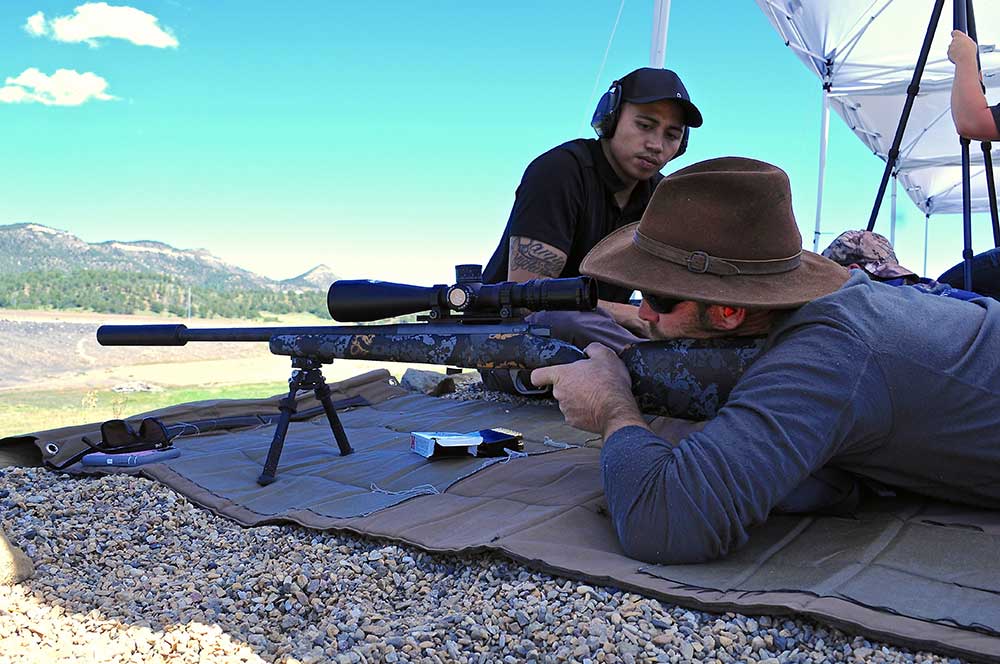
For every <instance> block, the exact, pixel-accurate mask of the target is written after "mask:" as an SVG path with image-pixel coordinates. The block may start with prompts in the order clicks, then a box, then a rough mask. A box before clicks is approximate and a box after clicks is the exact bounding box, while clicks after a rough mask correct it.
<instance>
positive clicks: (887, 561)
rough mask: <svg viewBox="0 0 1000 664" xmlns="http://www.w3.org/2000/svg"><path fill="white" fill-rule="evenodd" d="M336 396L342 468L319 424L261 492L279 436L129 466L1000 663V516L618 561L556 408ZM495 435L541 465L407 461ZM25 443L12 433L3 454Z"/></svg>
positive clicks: (590, 476)
mask: <svg viewBox="0 0 1000 664" xmlns="http://www.w3.org/2000/svg"><path fill="white" fill-rule="evenodd" d="M331 387H333V388H334V390H335V394H334V399H335V400H338V401H340V402H342V403H350V404H354V405H352V406H350V407H348V408H347V409H346V410H343V411H341V419H342V421H343V423H344V427H345V429H346V431H347V433H348V435H349V437H350V439H351V443H352V445H353V446H354V447H355V449H356V450H357V451H356V453H355V454H353V455H350V456H348V457H340V456H339V453H338V451H337V448H336V444H335V443H334V441H333V438H332V435H331V433H330V431H329V428H328V426H327V423H326V420H325V418H324V417H323V416H322V415H320V416H319V417H316V418H313V419H311V420H309V421H304V422H296V423H293V424H292V426H291V428H290V430H289V434H288V438H287V442H286V445H285V449H284V453H283V455H282V459H281V465H280V466H279V468H278V481H277V482H275V483H274V484H272V485H270V486H268V487H260V486H258V485H257V484H256V481H255V480H256V478H257V475H258V474H259V472H260V467H261V464H262V462H263V459H264V456H265V455H266V451H267V447H268V445H269V443H270V439H271V434H272V432H273V425H270V424H260V425H257V426H256V427H251V428H244V429H241V430H238V431H229V432H226V431H215V432H212V433H208V434H203V435H191V436H184V437H182V438H180V439H178V440H177V441H176V443H175V445H176V446H177V447H178V448H179V449H181V450H182V454H181V456H180V457H179V458H177V459H173V460H170V461H166V462H163V463H159V464H153V465H149V466H143V467H139V468H135V469H127V470H126V471H124V472H139V473H141V474H142V475H144V476H146V477H149V478H152V479H155V480H158V481H161V482H163V483H165V484H167V485H169V486H171V487H172V488H173V489H175V490H176V491H178V492H179V493H182V494H184V495H185V496H187V497H188V498H189V499H190V500H192V501H193V502H195V503H197V504H199V505H202V506H203V507H205V508H207V509H209V510H211V511H213V512H215V513H217V514H220V515H223V516H226V517H228V518H230V519H233V520H235V521H237V522H239V523H241V524H243V525H246V526H254V525H260V524H265V523H266V524H273V523H278V522H292V523H297V524H300V525H303V526H306V527H310V528H317V529H343V530H349V531H353V532H357V533H362V534H366V535H375V536H380V537H386V538H390V539H395V540H401V541H404V542H408V543H410V544H413V545H416V546H419V547H421V548H423V549H426V550H430V551H444V552H456V553H461V552H463V551H468V552H473V551H482V550H493V551H497V552H500V553H503V554H506V555H508V556H510V557H512V558H515V559H517V560H519V561H522V562H523V563H525V564H526V565H529V566H531V567H533V568H536V569H540V570H544V571H547V572H551V573H555V574H560V575H563V576H567V577H571V578H576V579H581V580H586V581H588V582H592V583H598V584H606V585H611V586H615V587H618V588H623V589H628V590H630V591H634V592H637V593H641V594H644V595H647V596H652V597H657V598H659V599H662V600H666V601H670V602H675V603H678V604H681V605H684V606H689V607H692V608H697V609H703V610H712V611H739V612H742V613H749V614H756V613H767V614H800V615H809V616H812V617H814V618H816V619H818V620H821V621H824V622H826V623H829V624H833V625H835V626H838V627H841V628H843V629H846V630H848V631H852V632H859V633H863V634H866V635H868V636H870V637H874V638H878V639H883V640H886V641H889V642H893V643H898V644H901V645H905V646H907V647H910V648H913V649H930V650H934V651H937V652H943V653H949V654H955V655H960V656H964V657H969V658H972V659H979V660H1000V555H998V553H997V552H998V551H1000V512H989V511H981V510H975V509H972V508H966V507H962V506H954V505H946V504H943V503H936V502H930V501H921V500H914V499H902V498H892V499H886V498H883V499H879V500H877V501H871V502H869V503H866V504H865V505H863V507H862V508H861V509H859V510H858V511H857V513H855V514H854V515H853V516H852V517H850V518H843V517H792V516H772V518H771V519H769V520H768V522H767V523H766V524H764V525H763V526H761V527H760V528H758V529H757V530H756V531H755V532H754V533H753V536H752V538H751V541H750V543H749V545H748V546H746V547H745V548H743V549H742V550H740V551H738V552H736V553H734V554H733V555H731V556H729V557H727V558H725V559H723V560H720V561H716V562H712V563H704V564H699V565H670V566H654V565H648V564H644V563H641V562H637V561H635V560H631V559H629V558H626V557H625V556H624V555H622V553H621V550H620V548H619V546H618V543H617V540H616V538H615V535H614V532H613V530H612V528H611V524H610V521H609V519H608V516H607V511H606V503H605V499H604V495H603V490H602V488H601V481H600V449H599V445H600V440H599V439H598V438H596V437H595V436H594V435H592V434H587V433H584V432H581V431H578V430H575V429H572V428H570V427H568V426H566V425H565V424H564V423H563V421H562V417H561V415H560V413H559V411H558V410H557V409H556V408H555V407H552V406H546V405H516V406H515V405H511V404H505V403H497V402H478V401H475V402H468V401H466V402H459V401H452V400H447V399H439V398H434V397H426V396H423V395H415V394H411V393H408V392H405V391H403V390H402V389H400V388H398V387H396V386H395V385H393V384H391V380H390V379H389V376H388V374H387V373H385V372H372V373H369V374H365V375H362V376H358V377H356V378H353V379H350V380H348V381H344V382H341V383H338V384H336V385H332V386H331ZM302 405H303V406H304V407H308V406H310V405H314V403H311V402H310V401H309V399H304V400H303V404H302ZM275 408H276V400H275V399H270V400H254V401H232V402H201V403H198V404H189V405H185V406H176V407H172V408H170V409H165V410H162V411H158V412H157V413H156V414H157V415H158V416H160V417H162V418H164V420H165V421H167V422H171V423H173V422H180V421H187V420H192V419H203V418H205V417H221V416H222V415H229V416H231V415H233V414H236V413H242V414H244V415H249V414H257V413H264V412H267V413H272V412H273V409H275ZM268 409H271V410H268ZM494 426H504V427H509V428H514V429H517V430H518V431H521V432H523V433H524V434H525V441H526V451H528V452H529V453H530V455H529V456H527V457H524V458H512V459H509V460H497V459H476V458H472V457H470V458H469V459H445V460H441V461H434V462H428V461H426V460H424V459H423V458H422V457H419V456H417V455H415V454H413V453H412V452H410V451H409V450H408V433H409V432H410V431H412V430H443V431H470V430H475V429H480V428H486V427H494ZM88 431H89V432H90V433H91V434H93V433H94V432H96V431H97V426H96V425H88V426H84V427H74V428H68V429H59V430H54V431H51V432H42V433H40V434H35V435H33V436H31V437H28V438H30V439H32V440H34V441H35V444H36V445H38V446H39V447H43V446H44V443H45V442H46V441H52V440H55V441H63V442H64V443H65V444H71V443H72V441H73V440H74V439H78V437H79V436H80V435H82V434H85V433H87V432H88ZM24 442H25V438H23V437H22V438H20V439H5V440H4V441H0V450H2V449H3V447H4V444H6V445H7V446H8V447H10V446H16V445H17V444H19V443H20V444H22V445H23V444H24ZM567 446H568V447H567ZM73 470H74V471H75V472H79V471H80V467H79V466H75V467H74V468H73ZM102 470H103V469H102ZM117 472H122V471H117Z"/></svg>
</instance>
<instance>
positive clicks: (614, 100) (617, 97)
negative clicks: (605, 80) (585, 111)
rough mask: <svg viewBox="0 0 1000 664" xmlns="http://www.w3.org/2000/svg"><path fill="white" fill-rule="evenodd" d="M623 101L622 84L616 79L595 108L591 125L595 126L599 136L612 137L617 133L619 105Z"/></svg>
mask: <svg viewBox="0 0 1000 664" xmlns="http://www.w3.org/2000/svg"><path fill="white" fill-rule="evenodd" d="M621 103H622V84H621V81H615V82H614V83H612V84H611V87H610V88H608V91H607V92H605V93H604V94H603V95H601V98H600V100H599V101H598V102H597V108H595V109H594V117H593V118H591V120H590V126H591V127H593V128H594V132H596V133H597V136H598V138H611V137H612V136H614V135H615V127H616V126H617V125H618V107H619V106H621Z"/></svg>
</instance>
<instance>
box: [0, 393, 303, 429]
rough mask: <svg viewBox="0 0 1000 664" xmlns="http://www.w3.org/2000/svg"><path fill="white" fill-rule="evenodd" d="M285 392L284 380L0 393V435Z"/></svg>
mask: <svg viewBox="0 0 1000 664" xmlns="http://www.w3.org/2000/svg"><path fill="white" fill-rule="evenodd" d="M287 391H288V383H287V382H282V381H276V382H270V383H252V384H247V385H231V386H219V387H208V388H201V387H178V388H171V389H165V390H163V391H162V392H122V393H119V392H112V391H111V390H110V389H104V390H87V389H76V390H32V391H28V390H24V391H21V390H18V391H13V392H4V393H2V394H0V404H2V405H0V438H2V437H5V436H14V435H18V434H25V433H31V432H33V431H44V430H45V429H55V428H57V427H64V426H71V425H74V424H86V423H87V422H103V421H104V420H111V419H116V418H121V417H131V416H132V415H137V414H139V413H144V412H146V411H150V410H155V409H157V408H163V407H164V406H171V405H174V404H179V403H187V402H189V401H204V400H206V399H256V398H262V397H269V396H272V395H275V394H279V393H284V392H287Z"/></svg>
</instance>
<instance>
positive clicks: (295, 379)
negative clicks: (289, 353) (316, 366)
mask: <svg viewBox="0 0 1000 664" xmlns="http://www.w3.org/2000/svg"><path fill="white" fill-rule="evenodd" d="M294 362H295V360H294V359H293V360H292V363H293V366H294ZM302 377H303V375H302V372H300V371H298V370H295V371H293V372H292V377H291V378H289V379H288V396H286V397H285V398H284V399H282V400H281V401H280V402H278V409H279V410H280V411H281V415H280V416H279V417H278V424H277V426H276V427H275V429H274V438H272V439H271V447H270V448H269V449H268V450H267V460H266V461H265V462H264V470H263V472H261V474H260V477H258V478H257V484H259V485H261V486H267V485H268V484H270V483H271V482H273V481H274V478H275V474H276V473H277V472H278V460H279V459H280V458H281V448H283V447H284V446H285V434H287V433H288V424H289V423H290V422H291V421H292V415H294V414H295V395H296V394H297V393H298V391H299V389H301V387H302Z"/></svg>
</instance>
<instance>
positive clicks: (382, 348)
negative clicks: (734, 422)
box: [97, 265, 761, 485]
mask: <svg viewBox="0 0 1000 664" xmlns="http://www.w3.org/2000/svg"><path fill="white" fill-rule="evenodd" d="M455 274H456V283H455V284H454V285H452V286H448V285H444V284H438V285H435V286H430V287H421V286H411V285H408V284H397V283H390V282H381V281H371V280H352V281H347V280H342V281H337V282H334V283H333V285H331V286H330V289H329V291H328V292H327V308H328V309H329V311H330V315H331V317H332V318H333V319H334V320H336V321H339V322H354V323H358V322H367V321H373V320H380V319H386V318H392V317H398V316H403V315H407V314H412V313H416V312H421V311H426V312H427V313H426V314H425V315H422V316H419V317H418V320H419V321H421V322H418V323H397V324H379V325H345V326H310V327H251V328H203V329H190V328H188V327H187V326H186V325H182V324H170V325H102V326H101V327H100V328H98V330H97V340H98V342H99V343H100V344H101V345H103V346H183V345H185V344H187V343H188V342H194V341H205V342H212V341H215V342H220V341H245V342H263V341H266V342H268V344H269V347H270V350H271V352H272V353H274V354H276V355H286V356H289V357H290V358H291V363H292V375H291V378H289V381H288V385H289V392H288V395H287V396H286V397H285V398H284V399H282V400H281V401H280V402H279V409H280V411H281V415H280V416H279V418H278V422H277V425H276V427H275V432H274V438H273V440H272V442H271V447H270V449H269V450H268V455H267V460H266V461H265V463H264V469H263V472H262V473H261V475H260V477H259V478H258V480H257V481H258V483H259V484H261V485H266V484H270V483H271V482H273V481H274V479H275V473H276V471H277V466H278V460H279V458H280V455H281V450H282V447H283V445H284V439H285V435H286V434H287V431H288V425H289V422H290V421H291V417H292V415H293V414H294V413H295V396H296V394H297V393H298V392H299V391H300V390H309V389H311V390H313V392H314V393H315V395H316V397H317V399H318V400H319V402H320V404H321V405H322V406H323V410H324V412H325V414H326V417H327V420H328V421H329V424H330V428H331V430H332V431H333V435H334V438H335V439H336V441H337V446H338V447H339V448H340V453H341V455H347V454H350V453H351V452H352V451H353V450H352V448H351V445H350V442H349V441H348V439H347V434H346V433H345V432H344V429H343V426H342V425H341V423H340V419H339V418H338V416H337V412H336V410H335V409H334V407H333V403H332V401H331V399H330V394H331V392H330V388H329V387H328V386H327V384H326V381H325V379H324V378H323V374H322V370H321V368H322V365H324V364H330V363H332V362H333V361H334V360H335V359H345V360H351V359H358V360H376V361H385V362H413V363H427V364H438V365H445V366H454V367H463V368H470V369H502V370H510V371H511V372H512V373H511V378H512V382H513V384H514V387H515V389H516V390H517V391H518V392H520V393H521V394H525V395H532V394H544V393H546V392H547V390H540V389H538V388H536V387H535V386H533V385H532V384H531V382H530V373H531V370H532V369H537V368H539V367H545V366H552V365H558V364H569V363H571V362H576V361H578V360H581V359H584V358H586V354H585V353H584V352H583V351H582V350H580V349H579V348H577V347H575V346H573V345H571V344H569V343H566V342H564V341H561V340H559V339H556V338H553V337H552V336H550V335H551V330H550V329H549V328H547V327H544V326H539V325H532V324H530V323H528V322H526V321H525V320H524V317H523V314H524V312H525V310H527V311H590V310H593V309H594V308H596V306H597V283H596V281H594V280H593V279H591V278H590V277H577V278H571V279H536V280H532V281H528V282H525V283H514V282H503V283H499V284H484V283H482V269H481V267H480V266H479V265H458V266H456V267H455ZM760 345H761V342H760V341H759V340H734V339H730V340H723V341H695V340H692V339H683V340H675V341H666V342H652V341H651V342H644V343H639V344H635V345H634V346H631V347H630V348H628V349H626V350H625V351H624V352H623V353H622V354H621V358H622V361H623V362H624V363H625V365H626V367H627V368H628V370H629V373H630V374H631V375H632V388H633V393H634V394H635V395H636V401H637V402H638V404H639V406H640V408H641V409H642V410H643V412H647V413H652V414H659V415H670V416H673V417H682V418H686V419H696V420H701V419H707V418H709V417H712V416H714V415H715V413H716V411H717V410H718V408H719V407H720V406H721V405H722V403H724V402H725V399H726V398H727V397H728V395H729V391H730V390H731V389H732V386H733V385H734V384H735V382H736V380H737V379H738V378H739V376H740V375H742V373H743V371H744V370H745V369H746V367H747V366H748V365H749V363H750V362H751V361H752V360H753V358H754V357H755V356H756V355H757V352H758V351H759V349H760Z"/></svg>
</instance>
